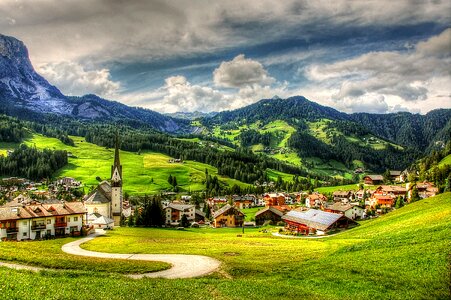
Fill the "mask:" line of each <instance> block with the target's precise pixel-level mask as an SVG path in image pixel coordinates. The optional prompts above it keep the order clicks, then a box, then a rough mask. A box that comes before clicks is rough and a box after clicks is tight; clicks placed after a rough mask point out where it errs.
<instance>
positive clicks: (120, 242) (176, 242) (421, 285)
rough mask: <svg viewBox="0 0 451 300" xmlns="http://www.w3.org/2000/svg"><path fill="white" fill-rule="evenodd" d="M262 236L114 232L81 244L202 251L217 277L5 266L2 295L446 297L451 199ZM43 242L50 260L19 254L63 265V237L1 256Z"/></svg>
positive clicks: (250, 232) (248, 232)
mask: <svg viewBox="0 0 451 300" xmlns="http://www.w3.org/2000/svg"><path fill="white" fill-rule="evenodd" d="M268 229H270V230H271V227H269V228H268ZM260 230H261V229H259V228H257V229H247V228H246V229H245V232H244V234H242V230H241V228H237V229H212V228H208V229H204V228H199V229H186V230H184V231H180V230H173V229H157V228H116V229H114V230H113V231H109V232H108V234H107V235H106V236H103V237H99V238H97V239H95V240H93V241H90V242H89V243H87V244H84V245H83V246H82V247H83V248H85V249H88V250H93V251H103V252H114V253H185V254H200V255H207V256H210V257H214V258H217V259H219V260H220V261H221V262H222V266H221V269H220V270H219V271H218V272H216V273H214V274H211V275H209V276H206V277H202V278H193V279H177V280H165V279H139V280H131V279H129V278H125V277H123V276H122V275H120V274H118V273H111V274H105V273H103V272H96V271H95V269H94V270H92V271H84V270H83V268H81V269H82V270H79V271H45V272H41V273H38V274H35V273H31V272H28V271H15V270H10V269H7V268H0V281H1V282H2V286H1V287H0V289H1V293H2V297H4V298H5V299H22V298H26V299H44V298H45V299H67V298H77V299H84V298H85V299H93V298H95V299H125V298H126V299H143V298H145V299H171V300H174V299H224V300H226V299H227V300H229V299H234V300H235V299H236V300H238V299H259V300H260V299H271V300H273V299H449V296H450V294H449V292H450V291H449V282H450V272H449V262H450V255H451V236H450V234H449V233H450V232H451V193H446V194H442V195H439V196H437V197H434V198H429V199H425V200H421V201H419V202H415V203H412V204H409V205H407V206H405V207H403V208H401V209H398V210H396V211H394V212H391V213H389V214H387V215H384V216H381V217H379V218H376V219H372V220H368V221H362V222H361V224H360V226H358V227H356V228H354V229H350V230H348V231H345V232H343V233H340V234H338V235H335V236H330V237H328V238H322V239H305V238H299V239H283V238H277V237H274V236H272V235H271V234H270V233H265V232H260ZM71 240H72V239H65V241H68V242H69V241H71ZM41 243H42V244H44V245H46V243H49V244H54V245H55V247H49V246H48V245H46V246H45V249H46V251H45V254H44V253H42V251H38V253H34V252H33V251H36V250H33V251H32V253H33V254H32V255H30V257H29V258H28V259H27V256H23V255H22V254H21V253H23V252H22V251H19V253H18V254H17V256H18V257H22V258H21V259H20V261H21V262H24V263H29V264H36V260H39V259H40V256H41V255H45V256H48V257H54V259H55V260H56V259H58V255H59V254H60V253H61V250H59V247H60V244H61V242H60V240H54V241H47V242H28V243H12V242H5V243H0V250H2V252H3V249H5V247H6V249H8V248H10V247H11V245H14V246H15V245H18V244H20V247H25V248H26V247H30V249H36V248H38V246H35V245H41ZM22 245H24V246H22ZM8 251H9V250H8ZM9 255H10V256H13V255H14V253H13V252H11V251H9ZM67 259H70V258H67ZM74 259H75V258H74ZM83 259H84V260H86V263H87V264H88V263H89V262H90V261H91V259H90V258H83ZM9 260H13V258H11V257H10V258H9ZM127 263H128V262H127Z"/></svg>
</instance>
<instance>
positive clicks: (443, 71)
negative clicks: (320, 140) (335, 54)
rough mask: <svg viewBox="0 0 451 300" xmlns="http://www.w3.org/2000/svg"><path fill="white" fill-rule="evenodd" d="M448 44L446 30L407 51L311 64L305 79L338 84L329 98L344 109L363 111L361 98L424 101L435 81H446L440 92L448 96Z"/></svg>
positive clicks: (449, 35)
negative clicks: (336, 90)
mask: <svg viewBox="0 0 451 300" xmlns="http://www.w3.org/2000/svg"><path fill="white" fill-rule="evenodd" d="M450 43H451V29H447V30H445V31H444V32H442V33H441V34H440V35H438V36H436V37H432V38H430V39H429V40H427V41H424V42H421V43H419V44H418V45H417V46H416V47H415V48H414V49H413V50H411V51H406V52H393V51H392V52H370V53H367V54H364V55H361V56H358V57H356V58H353V59H349V60H344V61H339V62H335V63H332V64H322V65H313V66H311V67H309V68H308V69H307V70H306V76H307V78H309V79H310V80H312V81H314V82H319V83H321V82H324V81H329V82H335V83H336V84H340V87H339V90H338V92H337V93H335V94H333V95H331V97H332V98H334V99H335V100H336V101H337V103H339V102H340V101H342V102H343V103H345V104H344V107H348V108H351V106H356V107H360V109H359V108H357V109H359V110H363V109H367V105H365V103H367V101H365V103H362V99H364V98H365V97H368V96H370V95H379V96H381V97H382V99H383V98H387V97H392V98H393V97H395V98H398V99H402V100H403V101H407V102H409V101H414V102H416V101H424V100H427V99H430V98H431V97H433V96H434V95H435V93H437V89H436V88H431V87H432V82H433V81H435V80H441V81H445V82H447V85H446V86H447V87H446V88H445V91H443V90H441V91H440V93H441V94H443V92H444V93H445V94H447V95H449V94H450V88H449V87H450V86H451V77H450V74H451V73H450V69H449V66H450V63H451V52H450ZM353 99H354V100H355V101H354V105H353V104H352V102H353ZM377 99H379V98H377ZM449 100H450V99H449V98H448V101H449ZM370 102H374V101H372V100H371V101H370ZM377 103H382V101H379V102H377ZM338 105H339V106H340V105H342V104H338ZM378 107H380V108H382V106H380V105H379V106H378Z"/></svg>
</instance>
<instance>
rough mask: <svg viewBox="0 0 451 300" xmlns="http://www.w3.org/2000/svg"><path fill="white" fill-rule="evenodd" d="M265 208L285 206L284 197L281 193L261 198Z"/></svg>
mask: <svg viewBox="0 0 451 300" xmlns="http://www.w3.org/2000/svg"><path fill="white" fill-rule="evenodd" d="M263 200H264V201H265V206H278V205H285V200H286V196H285V195H284V194H282V193H270V194H265V195H264V196H263Z"/></svg>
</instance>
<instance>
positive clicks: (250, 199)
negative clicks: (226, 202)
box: [232, 195, 257, 209]
mask: <svg viewBox="0 0 451 300" xmlns="http://www.w3.org/2000/svg"><path fill="white" fill-rule="evenodd" d="M232 199H233V205H235V206H236V208H238V209H243V208H251V207H254V206H255V205H256V203H257V197H255V196H254V195H244V196H237V195H233V196H232Z"/></svg>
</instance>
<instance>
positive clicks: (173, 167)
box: [0, 134, 246, 194]
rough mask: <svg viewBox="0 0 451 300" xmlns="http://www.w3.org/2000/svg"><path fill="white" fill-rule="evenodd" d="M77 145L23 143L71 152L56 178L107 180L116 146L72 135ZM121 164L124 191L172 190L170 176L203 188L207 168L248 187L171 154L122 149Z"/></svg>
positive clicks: (39, 140)
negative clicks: (176, 159) (101, 145)
mask: <svg viewBox="0 0 451 300" xmlns="http://www.w3.org/2000/svg"><path fill="white" fill-rule="evenodd" d="M71 138H72V139H73V141H74V142H75V147H72V146H68V145H65V144H63V143H62V142H61V141H60V140H58V139H55V138H49V137H45V136H42V135H39V134H33V135H30V136H29V138H27V139H26V140H25V141H24V143H25V144H26V145H28V146H30V147H34V146H35V147H37V148H38V149H44V148H48V149H52V150H66V151H68V152H70V153H72V155H73V157H69V163H68V164H67V165H66V166H65V167H63V168H62V169H61V170H59V171H58V172H57V173H56V174H55V177H63V176H68V177H74V178H75V179H77V180H79V181H81V182H83V183H84V184H85V185H87V186H90V185H96V184H98V181H97V180H96V177H100V178H101V179H102V180H103V179H108V178H110V176H111V165H112V163H113V160H114V149H111V148H105V147H100V146H97V145H95V144H92V143H88V142H86V140H85V139H84V138H82V137H77V136H71ZM17 146H18V145H17V144H8V145H5V144H0V148H1V149H3V150H4V151H6V149H11V148H14V147H17ZM120 156H121V164H122V166H123V177H124V178H123V179H124V190H125V191H126V192H128V193H130V194H145V193H152V194H153V193H158V192H161V191H164V190H169V189H171V186H170V185H169V183H168V177H169V175H172V176H176V177H177V183H178V184H179V186H180V188H181V190H185V191H199V190H202V189H203V188H204V181H205V170H206V169H207V170H208V172H209V174H210V175H212V176H215V175H216V176H218V178H219V180H220V181H222V182H223V183H224V184H225V185H229V186H232V185H234V184H237V185H239V186H241V187H245V186H246V184H245V183H242V182H240V181H238V180H235V179H232V178H228V177H224V176H219V175H218V174H217V173H218V171H217V168H215V167H213V166H210V165H207V164H204V163H199V162H195V161H185V162H184V163H170V162H169V160H170V159H171V157H169V156H167V155H164V154H161V153H155V152H150V151H147V152H146V151H143V152H141V154H140V155H139V154H137V153H134V152H128V151H121V152H120Z"/></svg>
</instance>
